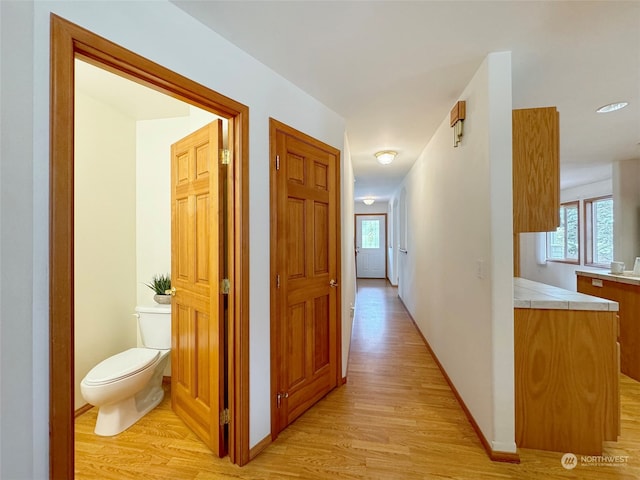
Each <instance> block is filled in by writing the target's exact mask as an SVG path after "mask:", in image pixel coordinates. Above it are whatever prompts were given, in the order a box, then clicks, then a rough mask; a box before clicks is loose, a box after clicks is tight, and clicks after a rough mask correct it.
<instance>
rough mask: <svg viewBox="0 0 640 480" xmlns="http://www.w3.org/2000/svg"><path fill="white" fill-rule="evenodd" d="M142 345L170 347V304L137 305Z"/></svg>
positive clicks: (165, 348)
mask: <svg viewBox="0 0 640 480" xmlns="http://www.w3.org/2000/svg"><path fill="white" fill-rule="evenodd" d="M136 314H137V317H138V327H139V328H140V339H141V340H142V345H143V346H145V347H147V348H157V349H158V350H168V349H170V348H171V305H153V306H150V307H137V308H136Z"/></svg>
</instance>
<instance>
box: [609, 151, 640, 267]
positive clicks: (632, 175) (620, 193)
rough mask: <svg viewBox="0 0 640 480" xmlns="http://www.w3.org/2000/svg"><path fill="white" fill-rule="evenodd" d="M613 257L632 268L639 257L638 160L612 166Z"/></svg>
mask: <svg viewBox="0 0 640 480" xmlns="http://www.w3.org/2000/svg"><path fill="white" fill-rule="evenodd" d="M613 215H614V217H613V218H614V222H613V239H614V246H613V248H614V250H613V251H614V257H615V259H616V260H619V261H622V262H624V263H625V268H626V269H627V270H632V269H633V264H634V262H635V258H636V257H639V256H640V159H635V160H625V161H623V162H616V163H615V164H614V165H613Z"/></svg>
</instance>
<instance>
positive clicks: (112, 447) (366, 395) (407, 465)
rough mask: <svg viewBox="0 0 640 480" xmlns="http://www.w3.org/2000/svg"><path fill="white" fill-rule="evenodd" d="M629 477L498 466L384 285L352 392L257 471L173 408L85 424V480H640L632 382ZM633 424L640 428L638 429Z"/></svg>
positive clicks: (585, 469)
mask: <svg viewBox="0 0 640 480" xmlns="http://www.w3.org/2000/svg"><path fill="white" fill-rule="evenodd" d="M621 384H622V387H621V388H622V408H623V411H622V418H623V426H622V428H623V432H622V434H623V437H626V440H625V441H623V440H622V437H621V441H620V442H618V443H612V444H610V447H607V448H606V449H605V450H606V453H607V454H609V455H628V456H629V460H628V464H625V465H620V466H617V467H616V466H591V467H590V466H581V465H578V467H577V468H576V469H574V470H571V471H569V470H565V469H564V468H562V466H561V464H560V457H561V454H560V453H551V452H540V451H532V450H520V451H519V453H520V458H521V461H522V463H521V464H520V465H513V464H505V463H497V462H492V461H490V460H489V458H488V457H487V454H486V453H485V451H484V449H483V448H482V446H481V444H480V441H479V440H478V437H477V436H476V434H475V432H474V431H473V429H472V427H471V425H470V424H469V422H468V420H467V419H466V417H465V416H464V413H463V412H462V410H461V408H460V406H459V404H458V402H457V401H456V399H455V397H454V396H453V394H452V392H451V390H450V388H449V387H448V385H447V383H446V382H445V380H444V378H443V377H442V374H441V373H440V371H439V369H438V367H437V365H436V364H435V362H434V360H433V359H432V357H431V356H430V354H429V353H428V350H427V348H426V346H425V345H424V342H423V340H422V338H421V336H420V335H419V334H418V332H417V330H416V328H415V327H414V325H413V323H412V321H411V319H410V317H409V315H408V314H407V312H406V311H405V309H404V307H403V306H402V304H401V302H400V301H399V299H398V298H397V290H396V289H395V288H393V287H391V286H389V284H387V283H386V282H385V281H383V280H359V282H358V305H357V314H356V318H355V321H354V327H353V337H352V346H351V351H350V358H349V369H348V382H347V384H346V385H344V386H342V387H340V388H338V389H336V390H334V391H333V392H332V393H330V394H329V395H327V397H326V398H324V399H323V400H321V401H320V402H319V403H318V404H317V405H316V406H315V407H313V408H312V409H311V410H310V411H309V412H307V413H306V414H305V415H303V416H302V417H300V418H299V419H298V420H296V421H295V422H294V423H293V424H292V425H291V426H290V427H289V428H288V429H286V430H285V431H284V432H282V433H281V434H280V436H279V437H278V439H277V440H276V441H275V442H274V443H273V444H271V445H270V446H268V447H267V448H266V449H265V450H264V451H263V452H262V453H261V454H260V455H258V456H257V457H256V458H255V459H254V460H253V461H252V462H250V463H249V464H248V465H247V466H245V467H242V468H239V467H237V466H235V465H231V464H230V463H229V462H228V460H227V459H217V458H215V457H213V456H212V455H211V453H210V452H208V451H207V449H206V447H204V446H203V445H202V444H201V443H200V442H199V441H198V440H197V439H196V438H195V436H194V435H193V433H191V432H190V431H189V430H188V429H187V428H186V427H184V425H183V424H182V422H181V421H180V420H179V419H177V418H176V417H175V415H173V414H172V412H171V410H170V408H171V406H170V402H169V401H167V400H166V399H165V401H164V402H163V404H162V405H161V406H160V407H158V408H157V409H156V410H154V412H152V414H149V415H147V416H146V417H145V418H143V419H142V420H141V421H140V422H138V423H137V424H136V425H134V426H133V427H131V428H130V429H129V430H127V431H125V432H123V433H122V434H120V435H118V436H116V437H113V438H100V437H96V436H95V435H93V433H92V428H93V424H94V422H95V412H94V410H95V409H92V410H90V411H89V412H88V413H86V414H84V415H82V416H81V417H79V419H78V420H77V422H76V455H77V456H76V478H77V479H101V480H102V479H114V480H121V479H127V478H131V479H134V478H135V479H137V478H149V479H163V480H164V479H176V480H182V479H218V478H220V479H226V478H235V479H256V480H257V479H260V480H266V479H274V480H275V479H293V478H297V479H301V480H311V479H317V480H324V479H328V478H340V479H362V480H365V479H366V480H369V479H380V480H383V479H384V480H387V479H388V480H391V479H398V480H400V479H402V480H404V479H407V480H411V479H469V480H477V479H482V480H490V479H514V480H515V479H518V480H520V479H531V480H533V479H555V478H558V479H560V478H563V479H566V478H574V479H594V480H595V479H609V478H611V479H614V478H624V479H633V478H640V469H639V463H640V449H639V448H638V446H639V445H640V433H639V432H640V428H638V425H639V422H638V420H637V418H638V416H639V415H638V414H639V413H640V412H638V407H637V405H638V403H639V399H640V389H639V388H638V384H637V382H632V381H630V380H629V379H628V378H626V377H623V378H622V379H621ZM630 415H631V417H632V418H629V416H630Z"/></svg>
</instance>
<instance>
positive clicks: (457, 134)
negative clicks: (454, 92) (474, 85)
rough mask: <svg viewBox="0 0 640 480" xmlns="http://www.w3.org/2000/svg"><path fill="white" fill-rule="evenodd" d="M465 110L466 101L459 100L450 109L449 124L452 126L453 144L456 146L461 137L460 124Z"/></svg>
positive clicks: (462, 121)
mask: <svg viewBox="0 0 640 480" xmlns="http://www.w3.org/2000/svg"><path fill="white" fill-rule="evenodd" d="M466 110H467V102H465V101H464V100H463V101H460V102H458V103H456V104H455V106H454V107H453V109H452V110H451V126H452V127H453V146H454V147H457V146H458V144H459V143H460V138H461V137H462V124H463V123H464V118H465V115H466V113H467V112H466Z"/></svg>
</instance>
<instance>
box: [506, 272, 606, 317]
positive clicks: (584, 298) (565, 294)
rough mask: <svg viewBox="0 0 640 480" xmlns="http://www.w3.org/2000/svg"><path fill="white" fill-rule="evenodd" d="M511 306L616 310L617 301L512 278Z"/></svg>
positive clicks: (548, 308)
mask: <svg viewBox="0 0 640 480" xmlns="http://www.w3.org/2000/svg"><path fill="white" fill-rule="evenodd" d="M513 307H514V308H540V309H547V310H597V311H610V312H617V311H618V303H617V302H612V301H610V300H605V299H604V298H599V297H592V296H591V295H585V294H584V293H578V292H571V291H569V290H565V289H564V288H558V287H554V286H553V285H546V284H544V283H540V282H534V281H532V280H527V279H525V278H519V277H516V278H514V279H513Z"/></svg>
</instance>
